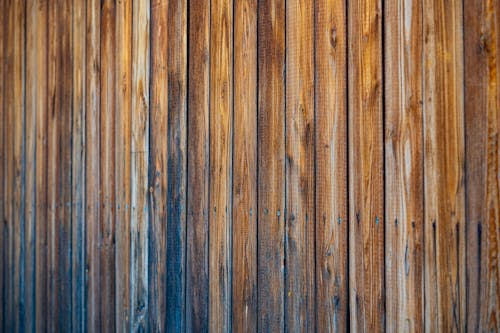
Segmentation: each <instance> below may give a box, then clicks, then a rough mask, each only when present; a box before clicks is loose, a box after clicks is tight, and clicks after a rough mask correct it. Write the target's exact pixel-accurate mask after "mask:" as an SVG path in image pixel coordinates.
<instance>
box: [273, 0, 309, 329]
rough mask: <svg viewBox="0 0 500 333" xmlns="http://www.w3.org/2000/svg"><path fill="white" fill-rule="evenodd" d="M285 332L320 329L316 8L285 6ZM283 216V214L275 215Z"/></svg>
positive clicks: (303, 3)
mask: <svg viewBox="0 0 500 333" xmlns="http://www.w3.org/2000/svg"><path fill="white" fill-rule="evenodd" d="M286 50H287V53H286V78H285V81H286V115H285V119H286V120H285V123H286V125H285V126H286V236H285V239H286V242H285V254H286V274H285V313H286V315H285V316H286V322H285V327H286V329H287V330H290V331H314V330H315V301H316V300H315V285H314V282H315V264H314V263H315V260H314V250H315V248H314V247H315V234H314V231H315V224H316V219H315V202H314V194H315V193H314V190H315V166H314V149H315V137H314V136H315V111H314V3H313V2H312V1H310V0H289V1H286ZM270 213H271V214H272V215H274V214H277V215H280V212H279V211H277V212H274V211H271V212H270Z"/></svg>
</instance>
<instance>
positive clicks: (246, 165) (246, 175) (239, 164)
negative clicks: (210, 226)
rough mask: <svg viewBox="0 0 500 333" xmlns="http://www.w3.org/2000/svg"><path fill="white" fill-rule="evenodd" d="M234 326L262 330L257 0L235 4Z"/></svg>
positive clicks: (236, 329) (240, 328)
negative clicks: (259, 308) (259, 310)
mask: <svg viewBox="0 0 500 333" xmlns="http://www.w3.org/2000/svg"><path fill="white" fill-rule="evenodd" d="M234 133H235V135H234V143H233V147H234V148H233V149H234V151H233V208H232V210H233V232H232V244H233V246H232V247H233V262H232V264H233V267H232V270H233V285H232V299H233V309H232V329H233V330H234V331H235V332H257V1H256V0H245V1H236V2H235V3H234Z"/></svg>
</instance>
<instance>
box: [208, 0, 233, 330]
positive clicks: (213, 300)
mask: <svg viewBox="0 0 500 333" xmlns="http://www.w3.org/2000/svg"><path fill="white" fill-rule="evenodd" d="M232 24H233V2H232V0H212V2H211V12H210V188H209V191H210V192H209V196H210V197H209V200H210V215H209V216H210V217H209V221H210V223H209V265H210V266H209V267H210V268H209V269H210V271H209V289H210V292H209V302H210V303H209V325H210V326H209V327H210V330H211V331H214V332H227V331H230V329H231V307H232V304H231V278H232V276H231V233H232V204H231V196H232V142H233V140H232V138H233V129H232V125H233V108H232V98H233V97H232V96H233V78H232V76H233V75H232V74H233V66H232V61H233V36H232V35H233V34H232Z"/></svg>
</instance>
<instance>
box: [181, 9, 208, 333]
mask: <svg viewBox="0 0 500 333" xmlns="http://www.w3.org/2000/svg"><path fill="white" fill-rule="evenodd" d="M189 6H190V10H189V32H188V33H189V43H188V45H189V51H188V55H189V60H188V63H189V69H188V75H189V78H190V79H189V87H188V110H189V111H188V125H187V126H188V133H189V135H188V137H187V144H188V149H187V151H188V152H187V154H188V157H187V159H188V174H187V198H188V200H187V239H186V241H187V253H186V255H187V259H186V263H187V267H186V331H188V332H191V331H192V332H207V331H208V302H209V299H208V298H209V290H208V289H209V288H208V274H209V273H208V269H209V267H208V218H209V214H210V203H209V197H208V193H209V172H210V164H209V163H210V160H209V152H210V150H209V149H210V146H209V145H210V142H209V135H210V134H209V133H210V127H209V124H210V123H209V121H210V120H209V119H210V118H209V117H210V113H209V110H210V109H209V101H210V95H209V94H210V82H209V78H210V46H209V41H210V1H209V0H192V1H190V3H189ZM194 8H196V10H193V9H194Z"/></svg>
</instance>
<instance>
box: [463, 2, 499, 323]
mask: <svg viewBox="0 0 500 333" xmlns="http://www.w3.org/2000/svg"><path fill="white" fill-rule="evenodd" d="M499 15H500V7H499V2H498V1H495V0H489V1H466V2H464V22H467V24H465V25H464V51H465V63H464V64H465V68H464V71H465V95H464V96H465V135H466V136H465V142H466V147H465V152H466V156H465V157H466V161H465V162H466V177H467V178H466V185H465V186H466V193H467V195H466V200H467V202H466V205H467V206H466V209H467V211H466V214H467V215H466V221H467V225H466V233H467V249H466V251H467V258H466V260H467V265H466V266H467V272H466V274H467V282H466V283H467V284H466V292H467V305H466V307H467V322H466V329H467V331H469V332H484V331H488V332H495V331H498V330H500V328H499V325H500V275H499V274H500V272H499V270H500V266H499V265H498V259H497V257H498V253H499V251H500V245H499V239H500V235H499V233H498V232H499V230H500V227H499V220H500V218H499V195H500V194H499V191H500V189H499V184H498V178H497V175H498V174H499V169H498V150H499V146H498V135H499V133H498V132H499V125H500V124H499V121H500V118H499V109H500V100H499V98H500V92H499V90H498V89H499V85H498V81H499V77H498V75H499V74H498V73H500V68H499V66H500V64H499V63H500V62H499V61H498V48H499V46H500V33H499V29H500V19H499Z"/></svg>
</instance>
